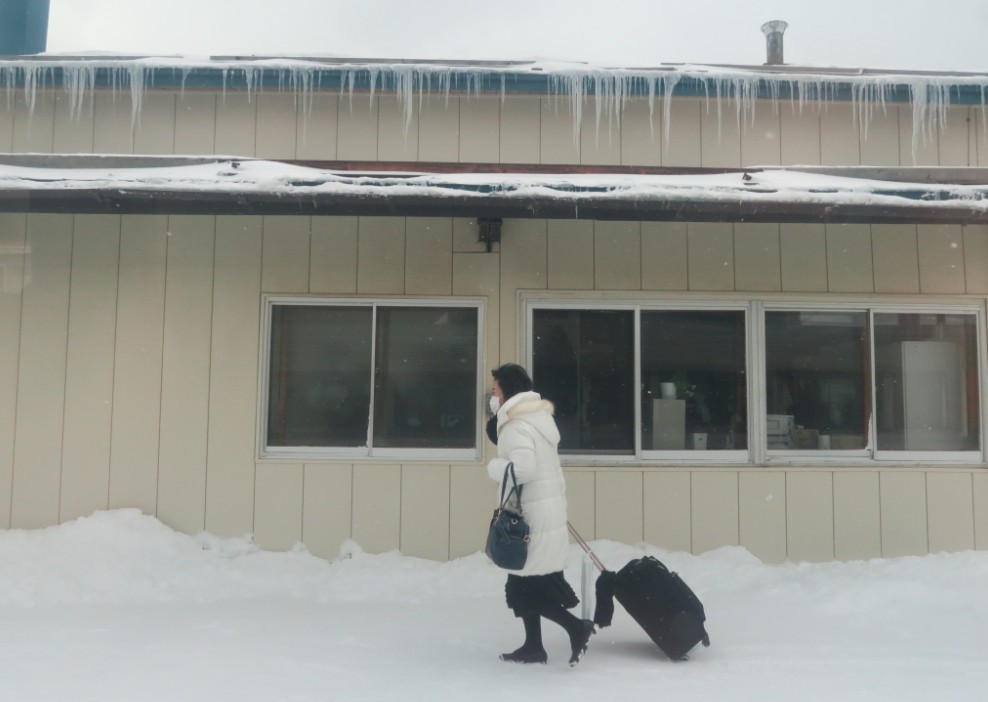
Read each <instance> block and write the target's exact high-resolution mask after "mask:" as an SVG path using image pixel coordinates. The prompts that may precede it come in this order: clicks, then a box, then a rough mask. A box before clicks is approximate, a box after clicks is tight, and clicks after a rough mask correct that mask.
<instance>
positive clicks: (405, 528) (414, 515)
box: [400, 463, 450, 561]
mask: <svg viewBox="0 0 988 702" xmlns="http://www.w3.org/2000/svg"><path fill="white" fill-rule="evenodd" d="M401 504H402V509H401V546H400V548H401V552H402V553H403V554H404V555H406V556H415V557H417V558H430V559H432V560H434V561H445V560H447V559H448V558H449V507H450V505H449V466H443V465H435V466H433V465H426V464H421V463H416V464H410V465H403V466H402V467H401Z"/></svg>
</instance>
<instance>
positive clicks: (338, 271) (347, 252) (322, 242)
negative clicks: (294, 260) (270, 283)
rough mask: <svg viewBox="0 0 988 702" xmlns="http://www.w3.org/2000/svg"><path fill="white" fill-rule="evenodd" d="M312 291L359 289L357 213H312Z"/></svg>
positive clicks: (354, 290)
mask: <svg viewBox="0 0 988 702" xmlns="http://www.w3.org/2000/svg"><path fill="white" fill-rule="evenodd" d="M311 223H312V243H311V244H310V248H311V251H312V253H311V256H310V258H309V291H310V292H314V293H355V292H357V226H358V223H359V220H358V219H357V218H356V217H313V218H312V220H311Z"/></svg>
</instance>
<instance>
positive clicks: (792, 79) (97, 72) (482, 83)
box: [0, 54, 988, 162]
mask: <svg viewBox="0 0 988 702" xmlns="http://www.w3.org/2000/svg"><path fill="white" fill-rule="evenodd" d="M0 85H2V86H5V88H6V92H7V101H8V105H9V104H11V102H12V99H13V96H14V94H15V92H16V90H17V89H18V88H19V89H22V90H23V94H24V99H25V101H26V102H27V104H28V105H29V108H30V110H32V111H33V109H34V105H35V102H36V99H37V91H38V90H39V89H40V88H44V87H49V86H61V87H62V88H63V89H64V90H65V91H66V92H67V93H68V95H69V98H70V112H71V113H72V114H74V115H78V114H80V112H81V110H82V108H83V103H84V102H85V100H86V99H87V96H88V95H89V94H90V92H91V91H92V90H93V89H94V88H96V87H101V88H109V89H111V90H114V91H116V90H127V91H128V92H129V93H130V96H131V107H132V123H133V124H137V123H139V121H140V114H141V110H142V104H143V97H144V94H145V92H146V91H147V90H148V89H150V88H179V89H182V90H184V89H185V88H186V87H213V88H217V89H221V90H223V91H226V90H228V89H230V90H246V91H247V92H248V94H250V93H252V92H254V91H258V90H278V91H290V92H293V93H294V94H296V96H297V97H298V98H299V99H300V101H301V104H302V105H303V106H304V107H305V110H306V114H308V111H309V110H311V107H312V96H313V92H314V91H318V90H334V89H335V90H338V91H339V93H340V95H346V96H348V97H349V99H350V100H351V101H352V100H353V96H354V93H355V92H367V93H369V95H370V99H371V101H373V99H374V96H375V94H376V93H379V92H394V93H395V94H396V95H397V96H398V99H399V103H400V105H401V107H402V109H403V111H404V117H405V124H406V128H407V126H408V125H409V124H410V122H411V119H412V116H413V114H414V110H415V109H416V105H417V104H418V105H421V102H422V101H423V99H426V98H429V97H432V96H433V95H435V96H438V97H443V98H444V99H448V98H449V95H450V93H451V92H454V91H457V92H465V93H467V94H470V95H476V94H480V93H496V94H500V95H501V96H502V97H503V96H504V95H505V94H506V93H508V92H524V93H532V94H541V95H548V96H551V97H555V98H556V99H564V100H566V99H568V102H569V110H570V112H571V114H572V117H573V125H574V138H579V134H580V124H581V122H582V120H583V111H584V107H585V105H586V104H587V103H589V102H591V101H592V107H593V112H594V116H595V118H596V122H597V127H598V129H599V128H600V126H601V124H602V122H605V121H606V122H607V123H608V124H613V123H615V122H619V121H620V119H621V116H622V113H623V110H624V106H625V104H626V102H627V100H628V99H629V98H630V97H633V96H638V97H643V98H645V99H647V101H648V104H649V110H650V114H651V115H652V117H653V119H654V116H655V114H656V112H657V108H661V110H662V112H663V114H664V117H665V118H664V120H663V123H662V128H663V132H664V137H665V139H666V141H668V138H669V127H670V122H671V115H670V104H671V103H670V98H671V97H673V96H674V95H676V96H682V95H693V96H700V97H703V98H705V99H706V100H707V109H708V110H710V109H711V104H713V109H715V110H716V114H717V116H718V120H721V119H722V118H723V115H724V113H725V112H726V113H728V114H729V113H730V112H733V113H734V119H735V122H736V125H737V128H738V130H739V131H746V130H747V129H748V128H750V127H751V126H752V124H753V123H754V120H755V115H756V100H758V99H766V100H770V101H771V102H772V103H773V106H774V109H776V110H778V109H779V108H780V107H781V106H782V105H783V104H788V106H789V108H790V109H792V110H793V111H794V112H795V111H799V112H803V111H804V110H808V109H814V108H815V109H816V110H822V109H825V107H826V105H827V104H828V103H830V102H834V101H849V102H851V104H852V107H853V109H852V113H853V118H852V119H853V125H852V126H853V127H854V128H856V129H857V130H858V132H859V133H860V135H861V137H862V138H867V133H868V126H869V125H870V123H871V120H872V117H873V116H874V115H875V114H877V113H879V112H881V111H884V110H885V109H886V106H887V104H888V103H890V102H907V103H909V104H910V105H911V107H912V115H913V133H912V147H913V156H914V162H915V155H916V153H917V150H918V147H919V145H920V144H921V143H927V142H929V141H930V140H932V138H933V136H934V134H935V133H936V132H937V131H943V130H945V129H946V126H947V125H946V108H947V107H948V106H949V105H951V104H957V103H961V104H971V105H979V106H980V108H981V120H982V126H983V127H984V128H985V129H986V130H988V111H986V100H985V95H986V89H988V74H984V73H966V72H949V73H946V72H924V71H876V70H868V69H846V68H820V67H806V66H789V65H783V66H717V65H700V64H663V65H660V66H655V67H611V66H603V65H594V64H587V63H564V62H545V61H520V62H512V61H492V62H479V61H400V60H388V59H381V60H369V59H352V60H351V59H344V58H328V57H327V58H315V57H303V58H292V57H263V56H250V57H241V56H219V57H187V56H116V57H113V56H103V55H95V56H94V55H81V56H60V55H44V54H42V55H40V56H30V57H20V58H14V59H0ZM657 100H659V101H661V104H660V105H658V106H657V104H656V101H657ZM725 105H726V108H727V109H726V110H725V109H724V108H725ZM732 108H733V109H732Z"/></svg>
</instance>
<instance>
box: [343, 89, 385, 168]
mask: <svg viewBox="0 0 988 702" xmlns="http://www.w3.org/2000/svg"><path fill="white" fill-rule="evenodd" d="M380 104H381V101H380V100H374V103H373V104H371V102H370V99H369V98H368V96H366V95H354V96H353V98H349V97H342V98H340V108H339V112H338V115H339V117H338V119H337V141H336V153H337V154H338V155H337V158H339V159H340V160H343V161H374V160H376V159H377V120H378V117H377V110H378V106H379V105H380Z"/></svg>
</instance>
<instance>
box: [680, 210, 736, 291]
mask: <svg viewBox="0 0 988 702" xmlns="http://www.w3.org/2000/svg"><path fill="white" fill-rule="evenodd" d="M687 231H688V232H689V284H690V290H734V230H733V226H732V225H731V224H730V223H720V222H695V223H694V222H691V223H690V224H689V225H688V227H687Z"/></svg>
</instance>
